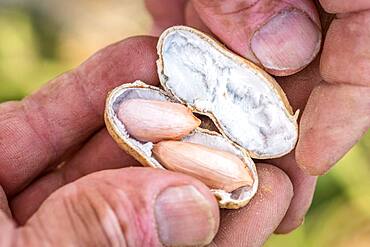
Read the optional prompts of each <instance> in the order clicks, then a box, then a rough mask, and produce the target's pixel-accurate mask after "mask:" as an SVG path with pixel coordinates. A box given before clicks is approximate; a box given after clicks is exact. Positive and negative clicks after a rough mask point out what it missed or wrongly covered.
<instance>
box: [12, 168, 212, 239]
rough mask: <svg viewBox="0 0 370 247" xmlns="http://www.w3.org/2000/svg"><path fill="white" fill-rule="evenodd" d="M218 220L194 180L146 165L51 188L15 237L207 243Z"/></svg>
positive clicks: (208, 198)
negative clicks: (49, 193) (51, 191)
mask: <svg viewBox="0 0 370 247" xmlns="http://www.w3.org/2000/svg"><path fill="white" fill-rule="evenodd" d="M218 225H219V211H218V207H217V203H216V200H215V199H214V197H213V196H212V194H210V192H209V189H207V187H205V186H204V185H203V184H201V183H200V182H198V181H196V180H194V179H193V178H190V177H188V176H185V175H180V174H175V173H171V172H167V171H159V170H155V169H152V168H124V169H120V170H108V171H102V172H98V173H94V174H91V175H88V176H86V177H84V178H82V179H80V180H77V181H76V182H74V183H71V184H69V185H66V186H65V187H63V188H61V189H60V190H58V191H56V192H55V193H54V194H52V195H51V196H50V197H49V198H48V199H47V200H46V201H45V202H44V204H43V205H42V206H41V207H40V209H39V210H38V211H37V212H36V213H35V214H34V215H33V216H32V217H31V218H30V220H29V221H28V222H27V223H26V225H25V226H23V227H21V228H18V229H17V233H16V236H17V243H19V244H20V245H22V244H24V245H26V244H27V245H28V246H38V245H40V244H41V243H43V242H48V243H50V245H51V246H77V245H79V246H107V245H109V246H111V245H113V246H160V245H166V246H185V245H186V246H188V245H205V244H208V243H210V242H211V241H212V239H213V237H214V236H215V234H216V231H217V229H218Z"/></svg>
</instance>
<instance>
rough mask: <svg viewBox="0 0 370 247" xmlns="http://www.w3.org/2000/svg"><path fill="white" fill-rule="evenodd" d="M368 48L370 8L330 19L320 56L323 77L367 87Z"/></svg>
mask: <svg viewBox="0 0 370 247" xmlns="http://www.w3.org/2000/svg"><path fill="white" fill-rule="evenodd" d="M352 2H353V1H351V3H352ZM354 2H356V1H354ZM369 2H370V1H368V3H369ZM369 50H370V10H369V11H364V12H361V13H355V14H351V15H348V16H346V17H343V18H340V19H335V20H333V22H332V24H331V26H330V28H329V30H328V33H327V37H326V40H325V45H324V49H323V52H322V55H321V74H322V76H323V78H324V79H325V81H327V82H332V83H350V84H357V85H363V86H370V73H369V71H370V56H369Z"/></svg>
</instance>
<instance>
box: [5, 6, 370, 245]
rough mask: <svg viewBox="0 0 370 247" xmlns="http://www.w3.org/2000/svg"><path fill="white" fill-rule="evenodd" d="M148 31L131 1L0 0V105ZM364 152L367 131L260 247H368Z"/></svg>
mask: <svg viewBox="0 0 370 247" xmlns="http://www.w3.org/2000/svg"><path fill="white" fill-rule="evenodd" d="M149 27H150V17H149V16H148V14H147V12H146V11H145V8H144V3H143V1H138V0H135V1H132V0H131V1H130V0H64V1H56V0H0V102H2V101H7V100H17V99H21V98H22V97H24V96H25V95H27V94H29V93H31V92H32V91H34V90H36V89H37V88H39V87H40V86H41V85H42V84H44V83H46V82H47V81H48V80H49V79H50V78H53V77H55V76H56V75H58V74H60V73H62V72H63V71H65V70H68V69H71V68H73V67H75V66H77V65H78V64H79V63H81V62H82V61H83V60H84V59H86V58H87V57H88V56H89V55H91V54H92V53H93V52H95V51H96V50H98V49H99V48H102V47H104V46H106V45H108V44H110V43H112V42H115V41H118V40H120V39H122V38H124V37H128V36H132V35H137V34H145V33H147V32H148V30H149ZM369 151H370V132H368V134H367V135H366V136H365V137H364V138H363V139H362V140H361V141H360V142H359V143H358V144H357V145H356V146H355V147H354V148H353V149H352V150H351V151H350V152H349V153H348V154H347V155H346V156H345V157H344V158H343V159H342V160H341V161H340V162H339V164H338V165H337V166H336V167H335V168H334V169H333V170H331V172H330V173H329V174H327V175H326V176H324V177H322V178H320V179H319V182H318V186H317V190H316V194H315V197H314V201H313V204H312V207H311V209H310V211H309V213H308V215H307V217H306V220H305V223H304V224H303V225H302V226H301V227H300V228H299V229H297V230H296V231H294V232H292V233H291V234H288V235H276V236H273V237H271V239H270V240H269V241H268V242H267V243H266V246H356V247H357V246H370V152H369Z"/></svg>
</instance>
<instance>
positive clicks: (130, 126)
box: [118, 99, 201, 142]
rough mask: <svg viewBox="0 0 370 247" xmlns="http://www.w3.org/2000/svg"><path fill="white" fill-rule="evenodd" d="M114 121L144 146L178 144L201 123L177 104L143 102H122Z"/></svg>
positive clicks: (139, 100) (140, 100)
mask: <svg viewBox="0 0 370 247" xmlns="http://www.w3.org/2000/svg"><path fill="white" fill-rule="evenodd" d="M118 118H119V119H120V120H121V121H122V123H123V124H124V125H125V127H126V130H127V132H128V133H129V134H130V135H131V136H133V137H134V138H136V139H137V140H140V141H145V142H158V141H162V140H179V139H181V138H182V137H184V136H186V135H188V134H189V133H190V132H191V131H193V130H194V129H195V128H197V127H198V126H199V125H200V123H201V121H200V120H199V119H198V118H196V117H195V116H194V115H193V113H192V112H191V110H190V109H188V108H187V107H185V106H183V105H181V104H177V103H171V102H167V101H166V102H163V101H156V100H145V99H131V100H127V101H124V102H123V103H122V104H121V105H120V106H119V109H118Z"/></svg>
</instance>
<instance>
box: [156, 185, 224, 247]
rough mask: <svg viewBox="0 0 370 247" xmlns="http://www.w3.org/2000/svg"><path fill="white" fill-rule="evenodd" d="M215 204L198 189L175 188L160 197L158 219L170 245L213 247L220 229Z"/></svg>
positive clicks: (192, 187)
mask: <svg viewBox="0 0 370 247" xmlns="http://www.w3.org/2000/svg"><path fill="white" fill-rule="evenodd" d="M213 211H214V210H212V202H211V201H210V200H208V199H206V198H205V197H204V196H203V195H202V193H200V192H199V191H198V190H197V189H196V188H195V187H194V186H191V185H185V186H180V187H172V188H168V189H166V190H165V191H163V192H162V193H161V194H160V195H159V196H158V198H157V201H156V205H155V217H156V220H157V228H158V231H159V238H160V240H161V242H162V243H163V244H164V245H166V246H188V245H206V244H209V243H210V242H211V241H212V239H213V237H214V236H215V234H216V231H217V228H218V222H217V219H215V216H214V214H213Z"/></svg>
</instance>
